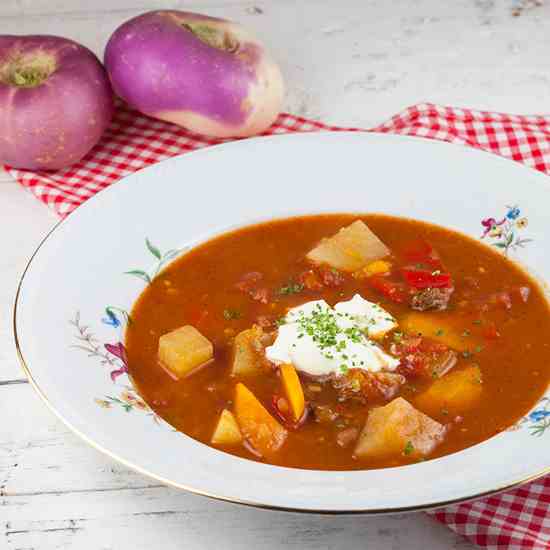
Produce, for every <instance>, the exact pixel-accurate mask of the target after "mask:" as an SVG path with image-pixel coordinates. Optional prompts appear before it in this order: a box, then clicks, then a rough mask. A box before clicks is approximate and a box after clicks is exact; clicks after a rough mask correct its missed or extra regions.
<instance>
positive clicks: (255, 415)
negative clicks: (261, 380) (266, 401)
mask: <svg viewBox="0 0 550 550" xmlns="http://www.w3.org/2000/svg"><path fill="white" fill-rule="evenodd" d="M234 411H235V417H236V419H237V423H238V424H239V428H240V429H241V433H242V434H243V436H244V438H245V439H246V440H247V441H248V442H249V443H250V445H251V446H252V447H253V448H254V450H255V451H256V452H257V453H259V454H260V455H261V456H265V457H270V456H273V455H274V454H275V453H276V452H277V451H278V450H279V449H280V448H281V447H282V445H283V443H284V442H285V439H286V436H287V435H288V432H287V431H286V430H285V429H284V428H283V427H282V426H281V425H280V424H279V423H278V422H277V421H276V420H275V419H274V418H273V417H272V416H271V415H270V414H269V412H268V411H267V410H266V409H265V407H264V406H263V405H262V404H261V403H260V402H259V401H258V399H257V398H256V396H255V395H254V394H253V393H252V392H251V391H250V390H249V389H248V388H247V387H246V386H245V385H244V384H242V383H238V384H237V386H236V387H235V403H234Z"/></svg>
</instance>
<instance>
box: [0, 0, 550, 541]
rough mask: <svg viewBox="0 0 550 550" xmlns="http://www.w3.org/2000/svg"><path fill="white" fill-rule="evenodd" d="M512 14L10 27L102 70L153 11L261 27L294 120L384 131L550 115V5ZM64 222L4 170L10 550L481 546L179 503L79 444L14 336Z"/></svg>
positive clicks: (52, 18)
mask: <svg viewBox="0 0 550 550" xmlns="http://www.w3.org/2000/svg"><path fill="white" fill-rule="evenodd" d="M511 6H512V1H511V0H501V1H493V0H458V1H457V2H439V1H438V0H397V1H395V2H391V3H389V2H386V1H384V0H347V1H346V2H331V1H330V0H315V1H314V0H307V1H305V0H304V1H301V2H296V1H290V0H278V1H275V0H269V1H268V0H262V1H258V2H253V1H250V2H249V1H242V0H204V1H203V2H199V1H197V0H191V1H184V0H93V1H92V2H90V1H88V2H86V1H85V0H2V1H1V2H0V25H1V29H2V32H16V33H19V34H32V33H35V34H36V33H41V34H44V33H50V34H60V35H64V36H68V37H71V38H74V39H76V40H78V41H80V42H82V43H84V44H86V45H87V46H89V47H90V48H92V49H93V50H94V51H95V52H96V53H97V54H98V55H99V56H100V57H101V56H102V52H103V48H104V46H105V43H106V41H107V39H108V36H109V35H110V33H111V32H112V31H113V29H114V28H115V27H116V26H117V25H118V24H119V23H121V22H122V21H124V20H125V19H127V18H129V17H131V16H134V15H137V14H139V13H140V12H142V11H144V10H147V9H153V8H179V9H188V10H195V11H202V12H205V13H209V14H211V15H216V16H222V17H227V18H230V19H236V20H239V21H241V22H242V23H243V24H245V25H247V26H249V27H251V28H252V29H255V30H256V32H257V33H258V34H259V35H261V36H262V38H263V39H264V40H265V41H266V43H267V44H268V46H270V48H271V50H272V51H273V53H274V55H275V57H276V58H277V59H278V61H279V62H280V64H281V66H282V69H283V72H284V75H285V78H286V81H287V95H286V103H285V108H286V110H288V111H290V112H293V113H296V114H300V115H303V116H306V117H312V118H319V119H322V120H325V121H327V122H331V123H335V124H342V125H354V126H364V127H368V126H372V125H375V124H377V123H379V122H381V121H383V120H385V119H387V118H388V117H389V116H391V115H393V114H394V113H395V112H396V111H399V110H401V109H402V108H404V107H406V106H407V105H410V104H413V103H416V102H419V101H432V102H437V103H444V104H450V105H464V106H468V107H477V108H486V109H491V110H501V111H507V112H518V113H529V112H548V111H549V107H548V105H549V99H548V97H549V95H548V90H549V83H550V73H549V72H548V65H547V59H548V51H549V50H550V5H548V3H546V5H545V6H543V7H541V8H537V9H533V10H531V11H529V12H527V13H525V14H524V15H522V16H521V17H519V18H514V17H512V16H511ZM55 221H56V219H55V218H54V216H53V215H52V214H50V213H49V211H48V210H47V208H45V207H44V206H43V205H41V204H40V203H38V202H37V201H36V200H35V199H34V198H32V197H31V196H30V195H29V194H28V193H26V192H25V191H23V190H22V189H21V188H19V187H18V186H17V185H16V184H14V183H13V182H12V181H11V179H10V178H9V176H7V174H5V173H4V172H0V224H1V225H0V228H1V231H0V548H2V549H4V548H6V550H23V549H25V550H38V549H39V550H60V549H64V550H65V549H70V550H96V549H102V550H126V549H128V550H130V549H131V550H136V549H137V550H141V549H148V550H149V549H151V548H162V549H163V550H171V549H172V548H174V549H175V548H181V547H183V546H185V547H186V548H189V549H191V550H192V549H195V548H197V549H198V548H206V547H222V548H227V549H233V548H235V549H236V548H243V549H244V548H247V549H248V548H254V547H261V548H265V549H266V550H270V549H272V548H273V549H275V548H281V547H288V548H300V549H306V550H307V549H310V548H311V549H312V550H313V549H315V550H319V549H324V548H326V549H332V548H336V547H342V548H345V549H347V548H361V549H363V548H373V549H375V550H386V549H388V550H389V549H397V548H400V549H401V548H404V549H407V550H424V549H425V548H430V549H431V548H437V549H451V548H463V549H467V548H472V547H471V546H470V545H469V544H468V543H467V542H465V541H464V540H462V539H461V538H459V537H457V536H455V535H454V534H452V533H451V532H450V531H448V530H447V529H446V528H445V527H443V526H440V525H438V524H436V523H434V522H432V520H430V519H429V518H428V517H427V516H425V515H424V514H411V515H400V516H391V517H390V516H387V517H378V518H366V517H364V518H363V517H319V516H304V515H297V514H285V513H273V512H265V511H259V510H254V509H250V508H243V507H239V506H235V505H230V504H226V503H220V502H215V501H212V500H208V499H205V498H202V497H197V496H193V495H189V494H186V493H183V492H177V491H174V490H172V489H168V488H165V487H162V486H158V485H157V484H156V483H155V482H152V481H151V480H148V479H146V478H144V477H142V476H141V475H139V474H136V473H133V472H131V471H129V470H127V469H126V468H124V467H122V466H119V465H118V464H115V463H113V462H112V461H111V460H110V459H108V458H106V457H104V456H102V455H100V454H99V453H97V452H96V451H95V450H93V449H91V448H89V447H88V446H86V445H85V444H84V443H83V442H81V441H80V440H78V439H77V438H76V437H75V436H73V435H72V434H71V433H69V432H68V431H67V429H66V428H65V427H64V426H63V425H62V424H61V423H60V422H59V421H57V419H56V418H55V417H54V416H53V415H51V413H49V412H48V411H47V409H46V407H45V406H44V405H43V404H42V402H41V401H40V400H39V398H38V397H37V396H36V395H35V394H34V392H33V391H32V388H31V387H30V386H29V385H28V384H27V383H25V381H24V376H23V374H22V371H21V369H20V367H19V366H18V364H17V360H16V358H15V351H14V346H13V342H12V337H11V310H12V303H13V297H14V292H15V288H16V284H17V280H18V277H19V275H20V273H21V272H22V270H23V268H24V266H25V264H26V261H27V258H28V256H29V255H30V254H31V253H32V251H33V249H34V247H35V246H36V244H38V242H39V241H40V240H41V238H42V237H43V235H44V234H45V233H46V231H47V230H48V229H49V228H50V227H52V226H53V224H54V223H55ZM65 261H70V258H67V259H65Z"/></svg>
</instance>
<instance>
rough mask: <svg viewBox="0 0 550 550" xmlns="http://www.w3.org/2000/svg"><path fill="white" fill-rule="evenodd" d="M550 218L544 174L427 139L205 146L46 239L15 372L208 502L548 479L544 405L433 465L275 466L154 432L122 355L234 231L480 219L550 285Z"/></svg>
mask: <svg viewBox="0 0 550 550" xmlns="http://www.w3.org/2000/svg"><path fill="white" fill-rule="evenodd" d="M548 205H550V180H548V178H547V177H546V176H544V175H542V174H540V173H537V172H534V171H532V170H530V169H528V168H525V167H522V166H520V165H519V164H516V163H513V162H511V161H507V160H503V159H501V158H498V157H496V156H492V155H489V154H486V153H482V152H479V151H476V150H473V149H468V148H464V147H460V146H454V145H449V144H444V143H439V142H434V141H427V140H422V139H414V138H405V137H399V136H390V135H377V134H359V133H333V134H320V133H315V134H295V135H287V136H278V137H270V138H256V139H249V140H245V141H239V142H233V143H229V144H224V145H220V146H216V147H211V148H209V149H204V150H202V151H199V152H196V153H193V154H190V155H185V156H183V157H178V158H174V159H171V160H167V161H164V162H162V163H160V164H157V165H155V166H152V167H150V168H147V169H145V170H142V171H140V172H138V173H136V174H134V175H132V176H130V177H128V178H126V179H124V180H123V181H121V182H119V183H117V184H116V185H113V186H111V187H110V188H108V189H107V190H105V191H103V192H102V193H99V194H98V195H97V196H95V197H94V198H92V199H91V200H89V201H88V202H87V203H86V204H84V205H83V206H81V207H80V208H79V209H78V210H77V211H76V212H75V213H73V214H72V215H71V216H69V218H68V219H67V220H66V221H64V222H63V223H61V224H59V225H58V226H57V227H56V228H55V229H54V231H52V232H51V233H50V235H49V236H48V237H47V238H46V239H45V240H44V241H43V243H42V244H41V246H40V247H39V249H38V250H37V251H36V253H35V254H34V256H33V258H32V259H31V261H30V263H29V265H28V267H27V269H26V271H25V274H24V276H23V278H22V280H21V284H20V287H19V292H18V296H17V301H16V308H15V317H14V327H15V334H16V340H17V345H18V350H19V353H20V357H21V361H22V363H23V366H24V368H25V370H26V371H27V374H28V376H29V378H30V380H31V382H32V383H33V385H34V387H35V388H36V390H37V391H38V392H39V393H40V395H41V396H42V398H43V399H44V401H45V402H46V403H47V404H48V405H49V406H50V407H51V408H52V409H53V411H54V412H55V413H56V414H57V415H58V416H59V417H60V418H61V419H62V420H63V421H64V422H65V423H66V424H67V425H68V426H69V427H70V428H71V429H72V430H74V431H75V432H76V433H77V434H79V435H80V436H81V437H82V438H83V439H85V440H86V441H88V442H89V443H90V444H91V445H93V446H94V447H96V448H97V449H99V450H101V451H103V452H105V453H106V454H108V455H109V456H111V457H112V458H113V459H115V460H118V461H120V462H121V463H123V464H125V465H127V466H129V467H131V468H133V469H135V470H138V471H140V472H142V473H143V474H145V475H148V476H150V477H153V478H155V479H157V480H159V481H161V482H164V483H166V484H169V485H173V486H175V487H181V488H184V489H188V490H190V491H193V492H196V493H200V494H203V495H208V496H214V497H217V498H220V499H225V500H229V501H234V502H240V503H246V504H252V505H256V506H262V507H268V508H278V509H288V510H299V511H313V512H332V513H344V512H350V513H352V512H363V513H366V512H371V513H372V512H391V511H404V510H412V509H420V508H428V507H435V506H439V505H443V504H446V503H451V502H457V501H460V500H464V499H468V498H473V497H476V496H481V495H485V494H488V493H491V492H495V491H499V490H502V489H505V488H508V487H511V486H514V485H516V484H518V483H522V482H525V481H527V480H530V479H534V478H535V477H537V476H540V475H542V474H544V473H545V472H547V471H549V470H550V457H549V455H548V443H549V441H550V429H547V428H548V427H550V394H548V397H546V398H544V399H543V400H542V401H541V402H540V403H539V404H537V405H536V406H535V408H534V410H533V411H532V413H531V414H530V415H529V416H528V417H526V418H525V419H523V420H522V421H521V422H520V423H519V424H518V425H517V426H516V427H515V429H512V430H509V431H506V432H504V433H501V434H499V435H498V436H496V437H493V438H492V439H490V440H488V441H486V442H484V443H481V444H479V445H476V446H474V447H471V448H469V449H466V450H464V451H461V452H459V453H456V454H453V455H450V456H445V457H443V458H438V459H436V460H431V461H427V462H422V463H418V464H414V465H411V466H404V467H399V468H388V469H383V470H372V471H350V472H327V471H308V470H298V469H290V468H281V467H277V466H270V465H266V464H261V463H258V462H253V461H248V460H244V459H242V458H238V457H236V456H232V455H229V454H226V453H223V452H220V451H217V450H215V449H212V448H210V447H208V446H206V445H203V444H202V443H198V442H197V441H195V440H193V439H191V438H190V437H187V436H186V435H183V434H181V433H178V432H176V431H174V429H173V428H171V427H170V426H169V425H168V424H166V423H165V422H163V421H162V420H159V419H158V418H157V417H156V416H155V415H154V414H153V413H152V411H151V410H149V408H148V407H147V406H146V405H145V404H144V403H143V402H142V401H141V399H140V398H139V396H138V395H137V394H136V392H135V391H134V390H133V388H132V387H131V385H130V381H129V379H128V377H127V375H126V372H125V370H126V369H125V365H124V361H123V360H124V356H123V354H122V353H121V348H120V345H119V342H121V341H122V332H123V330H124V326H125V320H126V314H125V312H127V311H129V310H130V308H131V306H132V303H133V301H134V300H135V299H136V297H137V296H138V295H139V293H140V292H141V291H142V290H143V288H144V285H145V284H146V279H147V277H148V276H152V275H153V274H154V272H155V270H156V269H157V267H158V266H159V263H162V262H164V263H166V262H168V261H169V260H170V259H172V258H173V257H175V256H176V255H177V254H178V251H182V250H185V249H186V248H188V247H190V246H192V245H194V244H196V243H197V242H200V241H202V240H204V239H207V238H209V237H211V236H213V235H215V234H218V233H220V232H223V231H226V230H227V229H229V228H234V227H236V226H240V225H244V224H248V223H250V222H253V221H258V220H261V219H269V218H273V217H283V216H289V215H293V214H302V213H318V212H331V211H332V212H361V213H365V212H384V213H388V214H394V215H399V216H406V217H412V218H416V219H420V220H426V221H430V222H433V223H436V224H440V225H443V226H446V227H449V228H452V229H456V230H459V231H461V232H463V233H466V234H468V235H471V236H473V237H476V238H479V237H480V236H481V234H482V231H483V230H484V227H483V226H482V224H481V222H482V220H486V219H488V218H495V219H500V218H503V219H504V218H506V219H507V220H508V222H509V223H508V222H506V223H507V225H506V228H507V229H506V231H505V236H504V237H503V236H502V235H500V236H491V235H487V236H486V237H485V241H486V242H487V245H488V246H493V245H496V246H498V247H500V248H501V250H502V252H503V253H506V254H508V255H509V256H510V257H511V258H517V259H520V260H521V262H522V263H523V264H524V265H525V266H527V267H528V268H529V269H530V270H531V271H532V272H534V273H536V274H538V276H539V277H540V278H542V279H543V280H548V279H550V255H549V254H548V253H547V250H548V242H547V241H545V238H546V229H547V226H548V214H547V209H548ZM512 207H516V208H517V209H519V210H520V211H521V212H520V213H519V214H518V212H517V211H516V210H513V208H512ZM507 215H508V217H506V216H507ZM518 216H519V217H518ZM520 218H521V219H523V218H525V219H527V220H528V226H527V227H522V226H524V225H525V222H523V224H520V225H519V226H518V225H517V223H516V220H517V219H520ZM146 238H147V239H148V241H149V246H146V243H145V240H146ZM128 271H133V273H132V274H128V273H127V272H128ZM546 336H548V335H546Z"/></svg>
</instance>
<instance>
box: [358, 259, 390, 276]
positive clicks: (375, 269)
mask: <svg viewBox="0 0 550 550" xmlns="http://www.w3.org/2000/svg"><path fill="white" fill-rule="evenodd" d="M363 271H364V273H365V275H367V277H371V276H372V275H384V274H386V273H389V272H390V271H391V263H390V262H387V261H385V260H375V261H374V262H371V263H370V264H368V265H367V267H365V268H364V269H363Z"/></svg>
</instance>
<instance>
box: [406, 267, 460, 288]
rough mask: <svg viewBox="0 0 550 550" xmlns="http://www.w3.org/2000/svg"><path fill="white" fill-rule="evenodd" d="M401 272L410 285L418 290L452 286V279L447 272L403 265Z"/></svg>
mask: <svg viewBox="0 0 550 550" xmlns="http://www.w3.org/2000/svg"><path fill="white" fill-rule="evenodd" d="M401 273H402V275H403V278H404V279H405V281H407V283H408V284H409V285H410V286H412V287H413V288H416V289H419V290H421V289H425V288H450V287H451V286H452V279H451V275H450V274H449V273H441V272H439V271H430V270H427V269H415V268H412V267H404V268H403V269H402V270H401Z"/></svg>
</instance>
